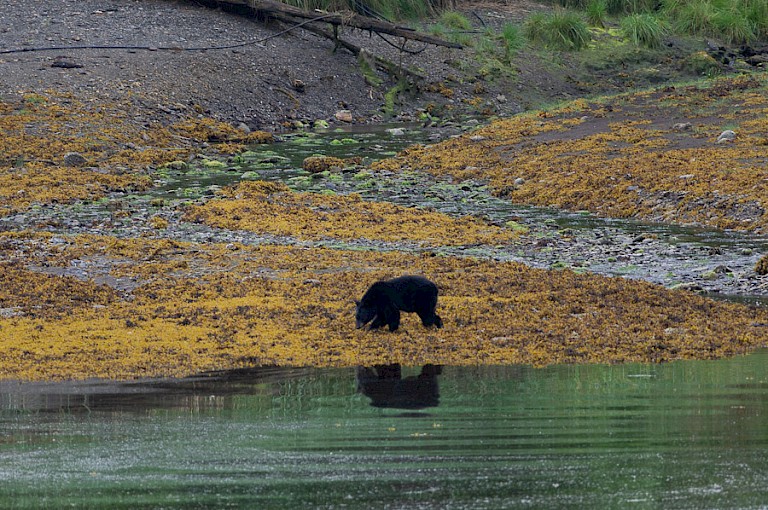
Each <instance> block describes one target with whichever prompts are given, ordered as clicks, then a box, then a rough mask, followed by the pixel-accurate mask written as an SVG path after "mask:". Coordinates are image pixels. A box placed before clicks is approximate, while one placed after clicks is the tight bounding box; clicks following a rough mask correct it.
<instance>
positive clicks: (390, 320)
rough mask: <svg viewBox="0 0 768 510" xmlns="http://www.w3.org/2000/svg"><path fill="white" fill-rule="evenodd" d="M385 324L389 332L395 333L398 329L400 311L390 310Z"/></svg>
mask: <svg viewBox="0 0 768 510" xmlns="http://www.w3.org/2000/svg"><path fill="white" fill-rule="evenodd" d="M387 324H389V330H390V331H397V328H399V327H400V310H398V309H396V308H395V309H392V310H390V311H389V313H388V314H387Z"/></svg>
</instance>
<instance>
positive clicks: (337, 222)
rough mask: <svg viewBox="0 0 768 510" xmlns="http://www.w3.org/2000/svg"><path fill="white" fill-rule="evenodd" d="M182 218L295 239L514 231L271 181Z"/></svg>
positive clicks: (488, 238)
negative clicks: (305, 190)
mask: <svg viewBox="0 0 768 510" xmlns="http://www.w3.org/2000/svg"><path fill="white" fill-rule="evenodd" d="M185 219H186V220H187V221H194V222H200V223H205V224H207V225H210V226H213V227H219V228H226V229H231V230H250V231H253V232H258V233H263V234H271V235H278V236H292V237H295V238H297V239H301V240H321V239H337V240H347V241H348V240H353V239H361V238H365V239H372V240H378V241H391V242H398V241H411V242H414V243H418V244H420V245H422V246H426V247H436V246H457V245H467V244H490V245H495V244H500V243H508V242H510V241H512V240H513V239H515V238H516V237H517V236H518V235H519V234H518V233H516V232H513V231H511V230H507V229H503V228H500V227H497V226H494V225H488V224H486V223H484V222H482V221H481V220H478V219H476V218H472V217H465V218H459V219H454V218H451V217H449V216H447V215H445V214H441V213H437V212H434V211H429V210H425V209H417V208H408V207H403V206H399V205H395V204H391V203H387V202H369V201H365V200H363V199H362V198H360V196H358V195H355V194H352V195H346V196H341V195H326V194H319V193H297V192H294V191H291V189H290V188H288V186H286V185H284V184H280V183H275V182H263V181H253V182H243V183H240V184H239V185H237V186H234V187H230V188H225V189H223V190H222V191H221V192H220V193H219V196H218V198H217V199H216V200H210V201H208V202H207V203H206V204H204V205H201V206H194V207H191V208H189V209H188V210H187V212H186V214H185Z"/></svg>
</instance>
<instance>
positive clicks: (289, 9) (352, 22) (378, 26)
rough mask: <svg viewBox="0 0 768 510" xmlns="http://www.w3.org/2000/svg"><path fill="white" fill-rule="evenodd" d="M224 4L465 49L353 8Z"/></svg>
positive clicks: (250, 1) (251, 1) (252, 0)
mask: <svg viewBox="0 0 768 510" xmlns="http://www.w3.org/2000/svg"><path fill="white" fill-rule="evenodd" d="M218 3H220V4H231V5H238V6H245V7H248V8H250V9H251V10H252V11H253V12H254V13H259V14H262V15H267V16H272V17H274V18H276V19H281V20H285V19H286V18H289V19H290V18H298V19H304V20H313V19H317V18H320V17H322V19H318V23H329V24H331V25H334V26H335V27H339V26H346V27H352V28H357V29H360V30H368V31H371V32H377V33H380V34H387V35H393V36H396V37H402V38H404V39H408V40H412V41H419V42H423V43H426V44H432V45H434V46H444V47H446V48H458V49H461V48H462V45H461V44H457V43H454V42H450V41H446V40H444V39H440V38H439V37H435V36H432V35H429V34H425V33H423V32H418V31H416V30H412V29H410V28H408V27H404V26H401V25H396V24H394V23H390V22H388V21H382V20H378V19H374V18H369V17H368V16H362V15H360V14H355V13H353V12H345V13H320V12H319V11H305V10H303V9H299V8H298V7H294V6H292V5H288V4H284V3H282V2H278V1H276V0H218Z"/></svg>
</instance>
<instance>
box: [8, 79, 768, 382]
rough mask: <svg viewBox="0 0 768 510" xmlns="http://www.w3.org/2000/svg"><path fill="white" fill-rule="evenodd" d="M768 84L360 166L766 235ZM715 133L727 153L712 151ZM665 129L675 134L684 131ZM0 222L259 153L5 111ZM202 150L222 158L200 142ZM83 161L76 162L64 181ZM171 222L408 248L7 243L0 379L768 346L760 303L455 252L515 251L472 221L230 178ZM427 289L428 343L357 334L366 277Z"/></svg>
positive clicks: (636, 100)
mask: <svg viewBox="0 0 768 510" xmlns="http://www.w3.org/2000/svg"><path fill="white" fill-rule="evenodd" d="M767 102H768V100H766V87H765V84H764V82H763V81H761V80H759V79H756V78H737V79H729V80H720V81H717V82H715V83H714V84H712V85H711V86H708V87H694V86H691V87H683V88H679V89H677V88H666V89H663V90H658V91H652V92H647V93H638V94H634V95H627V96H621V97H615V98H607V99H603V100H600V101H594V102H586V101H576V102H574V103H571V104H568V105H566V106H564V107H562V108H559V109H557V110H551V111H544V112H538V113H537V114H528V115H521V116H518V117H514V118H512V119H508V120H503V121H499V122H496V123H493V124H491V125H489V126H487V127H484V128H481V129H479V130H477V131H474V132H473V133H471V134H467V135H465V136H462V137H460V138H457V139H453V140H449V141H446V142H443V143H441V144H436V145H434V146H431V147H415V148H412V149H409V150H408V151H405V152H404V153H403V154H401V155H400V156H398V157H397V158H393V159H390V160H385V161H383V162H380V163H377V164H376V165H375V166H376V167H378V168H384V169H388V170H394V171H400V170H401V169H403V168H408V169H410V170H411V171H428V172H432V173H435V174H450V175H452V176H453V178H454V179H455V180H461V179H465V178H472V179H479V180H487V181H488V182H489V184H490V186H491V187H492V188H493V189H494V190H495V192H496V194H497V195H499V196H503V197H509V199H510V200H514V201H517V202H522V203H532V204H541V205H555V206H560V207H567V208H573V209H591V210H593V211H596V212H598V213H600V214H605V215H612V216H620V217H640V218H654V219H663V220H666V221H678V222H698V223H702V224H709V225H715V226H719V227H728V228H739V229H744V230H750V231H755V232H763V231H764V229H765V221H766V219H765V218H764V217H763V214H762V211H763V208H764V206H765V204H764V202H765V196H764V195H765V181H764V177H765V174H766V156H765V148H766V139H765V133H766V130H767V129H766V125H765V122H766V115H765V114H766V111H768V110H767V108H768V105H766V103H767ZM723 122H727V123H729V125H732V126H733V127H732V129H733V130H734V131H735V132H736V133H737V137H736V139H735V140H734V141H732V142H728V143H725V144H715V143H714V139H715V138H717V135H718V134H719V132H720V131H721V130H722V128H723V126H722V125H719V124H717V123H721V124H722V123H723ZM686 123H688V124H689V126H686V127H677V128H676V127H673V124H686ZM0 124H1V125H2V128H3V131H4V133H5V134H6V136H4V137H3V138H2V142H0V143H2V147H0V164H1V165H2V167H1V168H0V182H2V184H3V186H1V187H0V190H1V191H0V214H4V215H12V214H15V213H17V212H19V211H23V210H25V209H28V208H33V207H47V206H55V204H57V203H63V202H71V201H74V200H86V201H88V200H97V199H99V198H100V197H104V196H108V195H109V193H111V192H113V191H124V190H126V189H142V188H143V189H147V188H150V187H151V186H153V180H152V175H153V172H154V171H155V170H156V169H157V168H158V167H159V166H160V165H162V164H163V163H167V162H169V161H175V160H179V159H186V158H189V157H191V156H192V155H194V154H199V153H203V152H208V153H209V152H211V151H218V152H219V153H221V154H225V155H226V154H235V153H237V152H238V151H241V150H243V149H244V147H245V145H244V144H247V143H253V142H264V141H269V138H270V136H269V135H267V134H265V133H251V134H249V135H245V134H244V133H242V132H239V131H237V130H235V129H233V128H231V127H229V126H227V125H225V124H221V123H218V122H214V121H210V120H206V119H204V118H197V119H191V120H188V121H184V122H180V123H178V124H176V125H172V126H161V125H150V126H146V125H143V124H140V123H137V122H136V121H135V120H134V118H133V117H131V116H129V115H127V114H126V112H125V110H122V109H121V107H120V105H94V104H83V103H81V102H78V101H77V100H76V99H74V98H72V97H61V96H57V95H55V94H36V95H28V96H27V97H26V98H25V99H24V100H23V101H22V102H20V103H18V104H12V103H0ZM212 141H216V142H217V143H216V144H211V143H210V142H212ZM67 152H77V153H78V154H80V155H82V156H83V158H84V160H85V162H84V163H83V164H82V165H81V166H74V167H72V166H66V165H65V164H64V162H65V160H64V155H65V154H66V153H67ZM182 207H183V211H182V213H183V214H181V215H177V216H173V218H175V219H174V220H173V221H194V222H204V223H207V224H209V225H212V226H216V227H220V228H225V229H239V230H252V231H255V232H264V233H270V234H275V235H279V236H290V237H291V238H293V239H299V240H301V239H309V240H313V239H319V238H328V239H338V240H341V241H344V240H350V239H355V237H356V236H359V237H366V238H373V239H380V240H382V241H391V242H399V241H409V242H411V243H415V244H416V245H418V246H420V247H421V250H420V251H419V252H418V253H415V252H414V251H413V250H402V251H398V250H393V251H388V252H386V253H382V252H378V251H372V250H362V249H359V248H358V249H355V248H353V247H351V246H350V247H348V248H343V247H342V248H322V247H316V246H310V245H301V244H295V243H294V244H292V245H281V244H280V243H279V242H277V241H272V244H262V245H245V244H239V243H228V244H216V243H199V242H198V243H193V242H181V241H176V240H168V239H164V238H163V224H162V222H160V223H158V225H157V228H156V231H155V233H153V234H152V235H146V236H145V237H138V238H132V239H117V238H114V237H109V236H103V235H98V229H97V228H95V229H94V232H93V234H90V235H59V234H57V235H54V234H51V233H46V232H43V231H41V230H40V229H39V228H37V226H36V225H26V226H25V227H26V228H25V229H24V230H20V231H6V232H3V233H1V234H0V252H1V253H2V255H0V265H2V270H0V312H2V313H1V315H0V317H1V318H0V377H2V378H9V379H31V380H41V379H67V378H89V377H106V378H113V379H128V378H136V377H149V376H152V377H158V376H184V375H189V374H192V373H197V372H200V371H205V370H216V369H228V368H237V367H244V366H253V365H260V364H275V365H297V366H303V365H315V366H350V365H361V364H362V365H374V364H379V363H391V362H402V363H407V364H422V363H440V364H499V363H529V364H533V365H546V364H550V363H618V362H627V361H646V362H648V361H649V362H661V361H669V360H674V359H682V358H700V359H710V358H717V357H722V356H728V355H733V354H736V353H743V352H746V351H748V350H750V349H753V348H756V347H758V346H763V345H766V343H767V342H766V341H767V340H768V311H766V310H765V309H764V308H755V307H749V306H745V305H740V304H732V303H724V302H719V301H713V300H711V299H708V298H706V297H702V296H698V295H696V294H693V293H690V292H686V291H680V290H678V291H675V290H668V289H665V288H663V287H661V286H658V285H653V284H650V283H646V282H642V281H633V280H627V279H622V278H608V277H602V276H597V275H592V274H576V273H574V272H571V271H568V270H565V271H563V270H557V271H555V270H549V271H547V270H541V269H534V268H530V267H527V266H525V265H523V264H519V263H513V262H497V261H494V260H490V259H483V258H471V257H454V256H446V255H444V254H440V253H439V248H440V247H441V246H454V245H473V244H485V245H495V246H503V245H504V244H505V243H507V242H509V241H510V240H511V239H514V238H515V236H517V235H520V234H519V232H516V231H512V230H508V229H506V228H504V227H502V226H495V225H489V224H487V223H485V222H483V221H482V220H481V219H478V218H458V219H457V218H451V217H449V216H446V215H443V214H440V213H437V212H434V211H425V210H421V209H414V208H406V207H402V206H394V205H392V204H387V203H381V202H368V201H362V200H360V199H359V198H358V197H355V196H354V195H349V196H327V195H323V194H317V193H297V192H294V191H291V190H290V189H289V188H287V187H286V186H284V185H282V184H279V183H264V182H255V183H254V182H248V183H246V182H244V183H241V184H240V185H237V186H234V187H230V188H224V189H222V190H221V191H220V193H219V194H218V195H217V196H215V197H207V198H205V199H201V200H200V201H199V202H198V203H196V204H191V205H184V206H182ZM403 273H422V274H425V275H426V276H428V277H430V278H431V279H433V280H434V281H436V282H437V283H438V285H439V288H440V301H439V305H438V306H439V313H440V315H441V316H442V317H443V319H444V321H445V327H444V328H443V329H440V330H434V329H424V328H423V327H422V326H421V324H419V322H418V320H417V318H415V317H411V316H408V314H406V316H405V317H404V322H403V325H402V327H401V329H400V330H399V331H398V332H396V333H389V332H369V331H360V330H355V329H354V321H353V320H352V316H353V311H354V303H353V300H354V299H355V298H358V297H359V296H360V295H362V293H363V292H364V291H365V289H366V288H367V286H368V285H370V283H372V282H373V281H375V280H376V279H379V278H385V277H391V276H396V275H399V274H403Z"/></svg>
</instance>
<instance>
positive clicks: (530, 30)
mask: <svg viewBox="0 0 768 510" xmlns="http://www.w3.org/2000/svg"><path fill="white" fill-rule="evenodd" d="M525 35H526V37H527V38H528V40H529V41H531V42H533V43H540V44H543V45H544V46H547V47H549V48H553V49H559V50H566V51H571V50H573V51H578V50H580V49H583V48H585V47H586V46H587V45H588V44H589V41H590V40H591V39H592V36H591V34H590V33H589V28H588V27H587V24H586V22H585V21H584V20H583V19H582V18H581V16H580V15H579V14H578V13H576V12H574V11H566V10H557V11H555V12H553V13H550V14H547V13H537V14H534V15H532V16H531V17H529V18H528V20H527V21H526V23H525Z"/></svg>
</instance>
